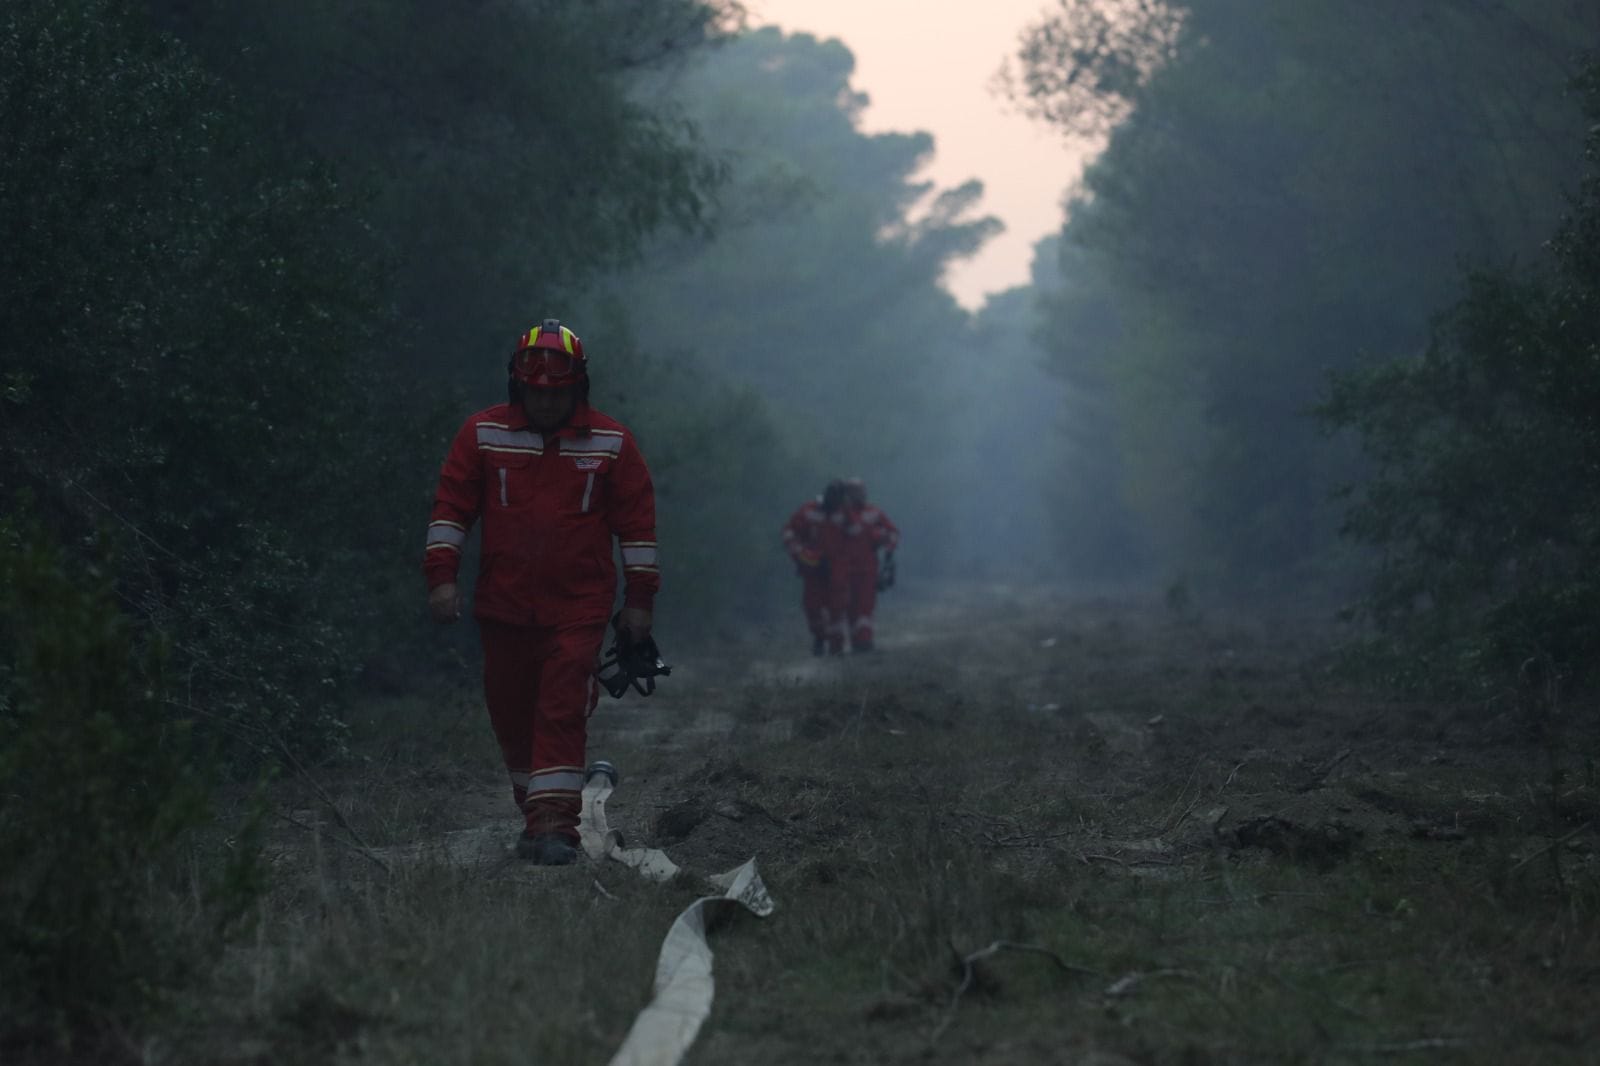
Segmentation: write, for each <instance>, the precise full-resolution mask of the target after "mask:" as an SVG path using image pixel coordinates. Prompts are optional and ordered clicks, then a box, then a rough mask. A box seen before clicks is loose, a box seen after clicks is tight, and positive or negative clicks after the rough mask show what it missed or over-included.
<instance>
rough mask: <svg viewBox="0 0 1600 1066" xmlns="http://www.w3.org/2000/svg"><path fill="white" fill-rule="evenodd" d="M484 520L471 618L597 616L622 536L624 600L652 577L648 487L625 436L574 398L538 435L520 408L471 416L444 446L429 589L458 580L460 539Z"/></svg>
mask: <svg viewBox="0 0 1600 1066" xmlns="http://www.w3.org/2000/svg"><path fill="white" fill-rule="evenodd" d="M479 519H482V521H483V551H482V559H481V562H480V564H479V571H478V584H477V591H476V594H475V598H474V600H475V602H474V607H473V614H474V615H476V616H477V617H478V618H488V619H494V620H496V621H501V622H510V623H513V624H518V625H529V624H532V625H562V624H567V623H573V622H584V621H593V620H606V619H609V617H610V615H611V609H612V605H613V602H614V601H615V599H616V587H617V571H616V564H615V562H614V560H613V554H612V539H613V538H615V539H616V540H617V541H618V542H620V546H621V551H622V568H623V582H624V594H623V602H624V604H625V605H626V606H628V607H642V608H645V609H647V610H648V609H649V608H650V607H651V605H652V603H653V601H654V599H655V594H656V589H657V588H659V587H660V584H661V572H660V569H659V567H658V565H657V560H656V532H655V524H656V515H655V490H654V488H653V487H652V485H651V482H650V471H649V470H648V469H647V468H646V466H645V462H644V457H643V456H642V455H640V454H639V448H638V446H637V445H636V444H635V443H634V440H633V435H632V434H631V433H629V432H628V430H627V429H626V428H625V427H623V425H622V424H621V423H619V422H617V421H616V420H615V419H612V418H609V417H608V416H606V415H604V414H602V413H600V412H599V411H596V410H595V409H594V408H592V407H588V406H587V405H580V406H579V408H578V410H577V411H576V412H575V413H574V414H573V417H572V419H571V420H570V421H569V422H568V423H567V425H565V426H563V427H561V429H559V430H557V431H556V432H554V433H549V434H541V433H538V432H535V431H533V430H531V429H529V428H528V421H527V416H526V415H525V414H524V413H523V412H522V410H521V409H520V408H513V407H512V406H511V405H509V404H496V405H495V406H494V407H491V408H489V409H488V410H485V411H479V412H478V413H477V414H475V415H473V416H472V417H471V418H469V419H467V421H466V423H465V424H464V425H463V426H462V427H461V430H460V431H459V432H458V433H457V434H456V436H455V440H454V441H453V442H451V445H450V452H449V454H448V455H447V456H446V457H445V461H444V468H443V469H442V470H441V471H440V473H439V487H438V490H437V492H436V493H435V496H434V502H433V513H432V515H431V517H430V521H429V524H428V539H427V548H426V550H425V551H424V558H423V572H424V573H425V574H426V575H427V579H428V587H429V588H430V589H431V588H434V587H435V586H437V585H442V584H444V583H446V582H449V581H454V580H456V573H457V570H458V568H459V566H460V562H461V546H462V545H463V544H464V543H465V542H466V539H467V532H468V531H469V530H470V529H471V528H472V525H473V523H474V522H475V521H478V520H479Z"/></svg>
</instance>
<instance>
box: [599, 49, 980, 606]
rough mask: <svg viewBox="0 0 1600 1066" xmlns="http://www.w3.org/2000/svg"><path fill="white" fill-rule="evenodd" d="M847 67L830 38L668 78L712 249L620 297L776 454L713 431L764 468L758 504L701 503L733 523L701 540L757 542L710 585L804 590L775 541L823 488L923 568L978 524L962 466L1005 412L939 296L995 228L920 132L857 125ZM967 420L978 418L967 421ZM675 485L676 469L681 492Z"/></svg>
mask: <svg viewBox="0 0 1600 1066" xmlns="http://www.w3.org/2000/svg"><path fill="white" fill-rule="evenodd" d="M853 68H854V58H853V57H852V56H851V54H850V52H849V51H848V50H847V49H846V48H845V47H844V45H842V44H841V43H840V42H838V41H836V40H835V41H819V40H817V39H816V38H814V37H811V36H809V35H807V34H794V35H785V34H783V33H781V32H780V31H778V30H777V29H774V28H770V27H769V28H764V29H761V30H758V31H755V32H752V33H749V34H747V35H745V36H743V37H741V38H739V39H737V40H736V41H734V42H732V43H729V44H727V45H725V46H724V47H722V48H720V49H718V50H716V51H715V52H712V53H710V54H708V55H706V56H705V57H703V59H702V61H701V62H699V63H698V64H695V65H693V66H691V67H690V68H688V69H687V70H685V71H684V72H683V73H681V74H680V75H677V76H675V77H674V78H673V79H672V82H671V86H672V89H673V91H674V92H675V93H676V94H678V96H679V98H680V99H681V100H682V103H683V108H684V111H685V114H686V115H687V116H688V117H689V118H690V119H691V120H692V121H694V122H695V124H696V125H697V126H698V127H699V128H700V129H702V130H704V131H705V132H704V136H705V143H706V146H707V148H708V150H711V151H713V152H715V153H717V154H718V156H719V158H721V159H723V160H724V161H725V162H726V163H727V166H728V168H729V174H730V178H729V181H728V183H727V185H726V186H725V187H724V188H723V190H722V192H721V195H720V197H719V201H718V205H717V209H716V212H715V214H714V216H713V217H712V221H713V223H714V225H715V227H716V236H715V239H714V240H706V239H703V238H698V237H694V236H681V235H672V234H664V235H663V236H662V237H660V238H659V239H657V240H655V241H653V242H651V244H650V245H649V246H648V247H647V250H646V254H645V258H644V260H643V262H642V263H641V264H640V266H639V267H638V268H637V269H635V270H631V271H627V272H624V273H621V274H619V275H617V276H615V277H614V278H613V279H612V280H611V282H610V284H609V286H608V291H609V292H610V293H612V296H611V297H610V299H611V300H612V301H613V302H614V303H616V304H622V303H624V302H625V304H626V307H627V311H628V322H629V328H630V329H631V331H632V333H633V335H634V336H636V337H638V338H639V340H640V344H641V347H642V348H643V349H644V350H645V351H647V352H648V353H649V354H650V355H651V356H652V357H653V358H655V359H657V360H660V361H662V362H663V363H664V364H665V365H667V366H670V367H674V368H676V367H682V366H694V367H696V368H698V369H699V370H700V371H701V372H702V379H703V380H708V381H712V382H721V383H725V384H727V385H730V386H732V387H733V388H735V389H748V390H753V391H754V393H756V394H759V395H760V396H761V397H764V398H765V400H766V405H765V406H766V409H767V411H768V412H769V417H770V420H771V422H772V426H773V431H775V432H776V434H777V442H778V447H777V450H776V451H772V445H771V444H770V443H762V442H761V441H760V440H758V439H746V440H740V439H738V438H736V437H734V436H732V435H730V434H721V435H719V443H720V445H721V449H720V451H719V453H717V454H713V455H709V456H705V457H701V458H700V459H698V460H697V461H698V462H703V463H711V464H716V463H720V462H727V461H730V460H732V459H733V457H735V456H737V457H738V458H737V460H736V462H738V463H746V462H759V463H760V464H761V469H762V470H763V471H764V473H763V475H762V477H763V478H764V486H763V489H764V491H762V492H761V493H760V494H759V495H757V496H754V497H740V496H728V497H725V502H723V500H724V498H723V497H721V496H720V494H718V495H717V496H713V497H711V500H717V501H718V503H717V504H711V500H707V499H706V498H704V497H702V498H701V505H702V508H707V509H704V510H701V512H700V517H701V518H702V519H709V518H710V516H711V514H712V511H713V509H714V510H717V511H718V513H720V514H724V515H726V516H727V518H728V520H729V521H730V522H731V523H732V524H731V525H720V524H719V525H717V526H710V525H708V524H707V523H706V522H704V521H699V520H697V521H696V522H695V530H696V531H695V533H694V538H695V539H697V540H700V541H703V542H706V543H716V542H718V541H720V540H721V539H722V538H723V537H725V536H726V535H727V534H728V530H730V529H731V528H733V527H734V526H742V527H747V528H749V529H750V530H752V531H753V534H754V539H751V540H750V541H749V543H750V545H751V548H752V549H754V550H755V554H752V555H750V556H748V557H746V556H738V555H732V554H724V555H722V556H721V560H722V563H721V567H722V569H721V574H720V576H719V578H718V580H721V581H726V582H728V583H730V584H731V585H733V586H735V587H737V586H746V585H749V584H751V583H752V582H754V583H756V584H757V585H759V586H760V587H763V588H773V587H780V588H788V586H790V585H792V583H793V582H792V578H791V577H790V576H789V572H788V568H787V566H786V563H785V561H784V560H783V557H782V555H781V553H780V551H779V550H778V537H777V531H778V527H779V526H780V525H781V524H782V522H783V520H784V518H785V517H787V515H788V513H789V512H790V511H791V510H792V509H793V508H794V507H795V506H797V505H798V504H799V503H800V502H801V501H802V500H804V499H806V498H808V497H810V496H812V495H814V494H815V493H817V492H819V491H820V490H821V487H822V483H823V481H824V480H825V479H826V478H827V477H830V476H835V477H837V476H846V475H850V474H857V475H859V476H862V477H863V478H864V479H865V480H866V481H867V483H868V486H869V490H870V491H871V493H872V495H873V496H874V498H875V499H877V500H878V501H879V502H880V503H882V504H883V506H884V507H885V509H886V510H887V511H888V513H889V514H890V515H892V516H893V517H894V518H895V520H896V521H897V522H899V523H900V524H901V525H903V526H905V527H906V528H907V531H908V532H907V545H908V547H907V549H906V550H907V552H909V553H910V554H908V555H907V558H908V559H913V558H914V559H916V560H917V562H916V563H914V564H912V566H913V568H914V571H918V572H927V571H928V570H931V569H932V568H934V567H936V566H937V565H938V558H939V556H940V555H941V554H942V553H945V552H952V551H956V550H958V549H957V547H956V545H957V543H958V540H959V537H958V536H957V534H958V532H959V531H960V530H961V529H962V528H964V527H966V526H968V525H971V524H972V523H973V519H972V517H971V515H972V514H973V510H972V508H971V503H970V501H968V500H966V499H964V498H963V493H964V491H965V490H967V489H968V488H970V487H971V486H970V481H969V480H967V479H966V478H963V479H962V480H961V481H960V482H959V483H954V482H955V479H954V478H953V477H952V474H953V472H954V468H955V467H956V465H957V464H958V463H961V462H964V461H965V460H966V459H967V458H968V456H969V455H970V454H971V452H970V449H972V448H974V447H976V445H977V440H978V437H979V435H980V434H981V433H982V432H983V430H984V428H985V427H984V426H983V425H982V423H983V422H984V421H986V420H987V419H988V418H990V417H992V416H993V415H994V414H996V413H998V411H999V410H1001V409H1003V404H1004V403H1006V402H1007V400H1006V398H1005V397H1004V394H1003V393H1002V392H1000V391H999V388H1000V386H999V383H998V381H997V380H995V379H994V378H993V377H991V376H990V375H971V374H966V373H964V372H963V369H962V363H963V362H964V361H965V360H967V358H968V357H969V355H970V353H971V352H972V351H973V350H974V349H973V347H972V345H973V343H974V335H973V333H972V324H971V321H970V318H969V316H968V315H967V314H966V313H965V312H964V311H962V309H961V308H960V307H959V306H957V305H956V304H955V302H954V301H953V300H952V299H951V297H950V296H949V295H948V294H947V293H946V292H944V290H943V289H941V288H940V286H939V281H940V278H941V276H942V274H943V272H944V270H945V268H946V266H947V265H948V264H949V263H951V262H952V261H954V260H956V259H959V258H960V257H962V256H965V255H968V254H971V253H972V252H973V251H975V250H976V249H977V248H978V247H979V246H981V244H982V243H983V241H985V240H987V239H988V238H989V236H991V235H992V234H993V233H994V232H996V230H997V228H998V225H999V223H998V222H997V220H995V219H993V218H988V217H984V216H981V215H975V214H974V212H975V209H976V206H977V204H978V201H979V197H980V196H981V193H982V190H981V187H980V186H979V185H978V184H977V183H976V182H969V183H965V184H963V185H961V186H958V187H956V188H953V189H943V190H940V189H936V188H935V187H934V186H933V184H932V183H930V182H927V181H924V180H918V178H917V176H916V175H917V171H918V169H919V168H920V167H921V166H922V164H923V163H924V161H925V160H926V158H927V156H928V155H929V153H930V152H931V151H932V150H933V141H932V138H931V137H930V136H929V135H928V134H926V133H920V132H919V133H885V134H867V133H864V132H863V131H862V130H861V129H860V112H861V109H862V108H863V106H864V105H865V103H866V101H865V98H864V97H863V96H862V95H861V94H860V93H859V92H857V91H856V90H855V89H854V88H853V87H852V85H851V75H852V72H853ZM621 294H626V299H625V301H624V300H623V298H622V295H621ZM975 379H977V380H976V383H975ZM990 389H993V390H994V391H992V392H991V391H985V390H990ZM714 391H715V390H714ZM661 399H662V400H663V401H664V402H665V403H667V404H668V405H669V406H670V405H672V404H673V403H675V402H677V401H675V400H673V399H671V398H669V397H667V396H663V397H661ZM652 402H654V401H652ZM971 412H980V413H981V417H977V418H972V417H969V418H965V419H962V418H961V417H960V416H961V415H962V414H963V413H971ZM732 428H734V427H732V426H730V429H732ZM713 468H714V467H713ZM708 472H709V471H708ZM674 477H675V476H674V475H673V474H672V473H671V472H670V471H668V472H664V476H663V479H662V480H663V483H664V485H665V486H666V487H667V488H668V490H669V491H675V490H674V489H673V481H674ZM708 480H710V479H708ZM707 487H708V488H711V487H712V486H710V485H709V484H708V486H707ZM682 498H683V497H682V496H680V497H679V499H682ZM708 505H710V506H709V507H708ZM719 521H720V520H719ZM680 528H684V527H681V526H680ZM739 536H740V538H741V540H744V539H745V538H746V537H747V536H748V534H747V533H745V532H744V531H741V533H740V534H739ZM735 575H737V576H735ZM668 580H669V581H671V573H670V571H669V573H668ZM791 593H792V590H790V591H789V592H783V593H781V594H780V595H781V596H782V597H783V598H785V599H787V598H788V596H789V595H790V594H791Z"/></svg>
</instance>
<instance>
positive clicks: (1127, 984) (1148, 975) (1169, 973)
mask: <svg viewBox="0 0 1600 1066" xmlns="http://www.w3.org/2000/svg"><path fill="white" fill-rule="evenodd" d="M1194 976H1195V975H1194V974H1192V973H1190V972H1189V971H1188V970H1150V971H1149V972H1141V971H1139V970H1135V971H1134V972H1133V973H1130V974H1126V975H1124V976H1122V977H1119V978H1117V979H1116V980H1115V981H1113V982H1111V984H1110V986H1109V987H1107V988H1106V990H1105V992H1104V993H1103V994H1104V995H1105V996H1106V997H1107V998H1109V999H1120V998H1121V997H1123V996H1127V995H1131V994H1132V993H1133V990H1134V989H1135V988H1137V987H1139V986H1140V985H1142V984H1144V983H1145V982H1146V981H1153V980H1155V979H1156V978H1158V977H1181V978H1183V979H1185V980H1190V981H1192V980H1194Z"/></svg>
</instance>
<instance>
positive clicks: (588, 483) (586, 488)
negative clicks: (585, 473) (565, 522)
mask: <svg viewBox="0 0 1600 1066" xmlns="http://www.w3.org/2000/svg"><path fill="white" fill-rule="evenodd" d="M593 491H594V471H593V470H591V471H589V477H588V478H587V479H586V480H585V481H584V483H583V506H582V507H580V508H579V511H581V512H582V513H583V514H588V513H589V494H590V493H591V492H593Z"/></svg>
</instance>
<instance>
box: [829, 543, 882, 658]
mask: <svg viewBox="0 0 1600 1066" xmlns="http://www.w3.org/2000/svg"><path fill="white" fill-rule="evenodd" d="M874 562H876V560H874ZM877 605H878V570H877V567H876V566H874V567H873V568H872V569H871V570H865V569H860V568H856V569H845V568H842V567H841V568H840V569H838V570H837V571H835V572H834V573H833V574H832V575H831V578H830V580H829V583H828V615H829V618H830V620H831V621H832V622H833V625H832V627H831V628H830V631H829V633H828V649H829V650H830V651H841V650H843V648H844V642H845V641H846V640H847V639H848V640H849V641H850V647H851V648H854V649H857V650H860V649H865V648H870V647H872V611H873V608H875V607H876V606H877Z"/></svg>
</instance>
